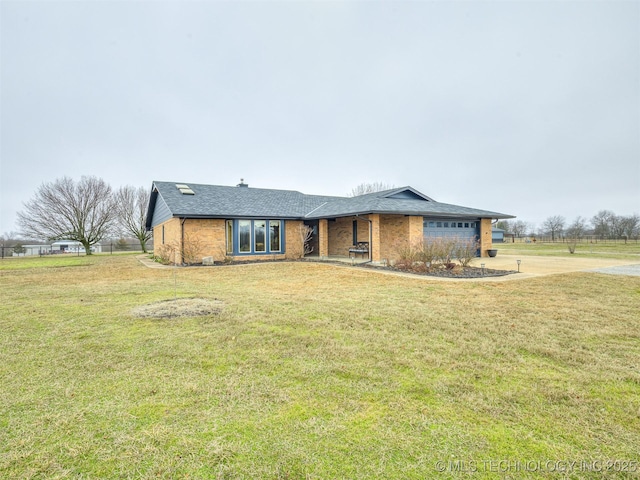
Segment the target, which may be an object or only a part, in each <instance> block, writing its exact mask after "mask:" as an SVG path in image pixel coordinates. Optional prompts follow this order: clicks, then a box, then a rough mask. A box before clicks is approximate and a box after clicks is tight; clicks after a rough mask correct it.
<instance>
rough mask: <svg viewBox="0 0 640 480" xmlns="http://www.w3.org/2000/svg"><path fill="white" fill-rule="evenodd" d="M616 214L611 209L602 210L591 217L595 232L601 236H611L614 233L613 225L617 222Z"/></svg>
mask: <svg viewBox="0 0 640 480" xmlns="http://www.w3.org/2000/svg"><path fill="white" fill-rule="evenodd" d="M615 216H616V214H615V213H613V212H612V211H611V210H600V211H599V212H598V213H597V214H595V215H594V216H593V217H592V218H591V224H592V225H593V229H594V232H593V233H595V234H596V235H597V236H599V237H600V238H609V237H610V236H611V234H612V232H611V227H612V224H613V223H614V222H615V220H614V218H615Z"/></svg>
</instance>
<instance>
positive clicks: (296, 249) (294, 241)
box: [284, 220, 304, 258]
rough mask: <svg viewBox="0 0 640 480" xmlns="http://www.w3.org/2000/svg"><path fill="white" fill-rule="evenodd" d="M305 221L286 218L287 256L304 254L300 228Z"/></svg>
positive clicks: (294, 256) (285, 255)
mask: <svg viewBox="0 0 640 480" xmlns="http://www.w3.org/2000/svg"><path fill="white" fill-rule="evenodd" d="M303 223H304V222H302V220H286V221H285V222H284V225H285V227H284V232H285V249H286V252H285V254H284V257H285V258H300V257H301V256H302V252H303V244H302V236H301V235H300V228H301V226H302V225H303Z"/></svg>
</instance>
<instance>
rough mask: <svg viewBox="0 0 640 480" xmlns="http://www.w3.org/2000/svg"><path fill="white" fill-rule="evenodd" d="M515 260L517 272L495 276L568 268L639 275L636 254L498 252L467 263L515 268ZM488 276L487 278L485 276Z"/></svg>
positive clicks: (565, 270)
mask: <svg viewBox="0 0 640 480" xmlns="http://www.w3.org/2000/svg"><path fill="white" fill-rule="evenodd" d="M517 260H520V272H521V273H520V275H507V276H506V277H497V278H495V280H498V279H504V280H507V279H508V280H516V279H519V278H531V277H538V276H541V275H553V274H557V273H569V272H599V273H610V274H614V275H634V276H636V275H639V276H640V258H638V261H637V262H634V261H629V260H617V259H606V258H585V257H581V256H575V257H541V256H527V255H502V254H500V253H498V255H497V256H496V257H493V258H476V259H474V260H473V262H472V263H471V264H472V265H473V266H474V267H479V266H480V265H481V264H482V263H484V264H485V267H486V268H493V269H496V270H518V264H517ZM487 280H488V279H487Z"/></svg>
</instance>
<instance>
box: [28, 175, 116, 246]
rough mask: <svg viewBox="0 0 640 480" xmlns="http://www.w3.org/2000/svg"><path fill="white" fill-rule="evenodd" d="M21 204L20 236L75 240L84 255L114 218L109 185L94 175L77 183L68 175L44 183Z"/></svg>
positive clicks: (109, 226)
mask: <svg viewBox="0 0 640 480" xmlns="http://www.w3.org/2000/svg"><path fill="white" fill-rule="evenodd" d="M24 207H25V209H24V211H21V212H18V225H19V226H20V228H21V230H22V234H23V235H25V236H30V237H36V238H40V239H43V240H49V241H51V240H75V241H77V242H80V243H81V244H82V246H83V247H84V250H85V252H86V254H87V255H91V246H92V245H95V244H96V243H98V242H99V241H100V240H101V239H102V238H103V237H104V236H105V235H106V234H107V232H108V231H109V229H110V228H111V226H112V224H113V221H114V218H115V209H114V203H113V195H112V193H111V187H110V186H109V185H108V184H107V183H105V181H104V180H102V179H101V178H97V177H93V176H89V177H84V176H83V177H82V178H81V179H80V181H79V182H77V183H76V182H74V181H73V179H71V178H69V177H62V178H59V179H57V180H55V181H53V182H50V183H43V184H42V185H41V186H40V188H38V190H37V191H36V194H35V196H34V197H33V198H32V199H31V200H29V201H28V202H26V203H25V204H24Z"/></svg>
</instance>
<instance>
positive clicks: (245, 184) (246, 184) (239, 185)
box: [236, 178, 249, 188]
mask: <svg viewBox="0 0 640 480" xmlns="http://www.w3.org/2000/svg"><path fill="white" fill-rule="evenodd" d="M248 186H249V184H248V183H244V178H241V179H240V183H239V184H238V185H236V187H244V188H247V187H248Z"/></svg>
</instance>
